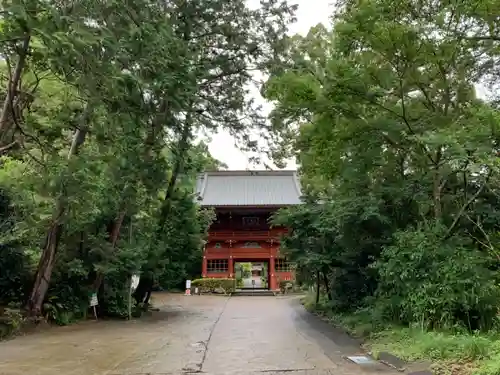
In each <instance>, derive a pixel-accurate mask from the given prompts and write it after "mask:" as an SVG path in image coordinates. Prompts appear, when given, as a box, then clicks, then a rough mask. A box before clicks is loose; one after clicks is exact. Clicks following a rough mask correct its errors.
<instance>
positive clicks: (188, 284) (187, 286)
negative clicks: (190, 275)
mask: <svg viewBox="0 0 500 375" xmlns="http://www.w3.org/2000/svg"><path fill="white" fill-rule="evenodd" d="M186 289H191V280H186Z"/></svg>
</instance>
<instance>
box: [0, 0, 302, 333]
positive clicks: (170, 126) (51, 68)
mask: <svg viewBox="0 0 500 375" xmlns="http://www.w3.org/2000/svg"><path fill="white" fill-rule="evenodd" d="M3 5H4V6H3V11H4V12H3V18H2V27H1V30H0V33H1V34H2V37H1V38H0V39H1V40H0V45H1V47H2V57H3V58H2V61H4V63H2V64H1V65H0V85H1V86H2V93H1V94H0V100H1V101H2V107H1V108H2V109H1V112H0V228H1V236H0V251H1V252H2V257H0V258H1V259H0V306H2V305H7V304H9V303H11V302H16V303H21V304H23V306H24V308H25V310H26V312H27V313H28V314H29V315H42V316H45V317H47V318H48V319H50V320H53V321H55V322H57V323H58V324H68V323H71V322H72V321H74V320H77V319H80V318H84V317H85V316H86V314H87V313H88V312H89V306H88V305H89V302H88V297H89V294H90V293H94V292H97V293H98V296H99V307H98V313H99V314H103V315H108V316H115V317H125V316H127V307H128V301H129V281H130V278H131V276H132V275H137V274H139V275H140V277H141V278H140V280H141V282H140V287H139V288H138V289H137V293H136V298H135V299H134V303H136V306H134V308H133V311H134V312H135V313H137V312H138V311H140V310H141V309H142V308H145V307H147V304H148V301H149V297H150V292H151V290H152V289H153V288H154V287H157V288H158V287H159V288H163V289H170V288H173V287H176V286H179V285H182V283H183V282H184V280H185V279H187V278H189V279H191V278H193V277H197V276H198V274H199V272H200V269H201V253H202V248H203V241H204V239H205V236H206V231H207V230H208V227H209V225H210V223H211V221H212V219H213V212H212V211H210V210H201V209H200V207H199V206H198V205H197V203H196V200H195V197H194V195H193V192H194V189H195V184H196V176H197V174H198V173H200V172H202V171H204V170H206V169H214V168H223V167H224V165H223V164H222V163H220V162H219V161H217V160H215V159H214V158H213V157H212V156H211V155H210V153H209V151H208V147H207V144H206V140H205V139H198V140H195V137H196V136H197V135H205V134H210V133H211V132H217V131H218V130H219V129H221V128H225V129H227V130H228V131H229V132H231V134H233V135H234V136H235V137H236V138H237V139H238V141H239V142H243V146H244V147H249V148H251V147H253V146H252V145H254V143H252V140H251V139H250V138H249V136H248V135H249V134H251V133H252V131H251V130H252V128H259V127H261V126H263V116H262V115H261V113H260V109H259V108H258V106H256V105H254V103H253V99H252V98H250V97H249V96H248V95H247V92H248V88H249V84H252V82H253V78H252V74H251V72H252V71H254V70H255V69H259V70H260V71H262V72H263V73H266V72H268V71H269V69H270V68H271V63H272V62H273V61H275V60H276V59H278V58H279V56H281V54H282V52H283V44H282V41H283V38H284V36H285V32H286V25H287V24H288V23H289V22H290V21H291V20H292V19H293V12H294V7H293V6H288V5H287V4H286V2H279V3H278V2H276V1H263V2H261V4H260V6H259V7H252V8H250V7H249V6H247V4H246V2H245V1H243V0H237V1H227V0H216V1H211V2H205V3H200V2H197V1H184V2H167V3H162V2H150V1H136V2H132V3H131V2H124V1H114V2H106V3H96V2H94V1H88V0H81V1H76V2H74V3H72V4H71V9H69V8H67V7H66V5H65V4H62V5H61V4H59V3H56V2H52V1H38V0H32V1H31V0H30V1H27V2H15V1H14V2H12V1H7V2H6V3H5V4H3ZM18 73H20V74H18Z"/></svg>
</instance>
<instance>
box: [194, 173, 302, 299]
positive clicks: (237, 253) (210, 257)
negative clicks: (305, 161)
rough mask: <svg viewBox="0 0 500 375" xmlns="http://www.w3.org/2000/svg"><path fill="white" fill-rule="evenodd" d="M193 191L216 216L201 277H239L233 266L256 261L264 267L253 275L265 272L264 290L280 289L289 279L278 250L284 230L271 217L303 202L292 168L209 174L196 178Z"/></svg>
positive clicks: (285, 265) (290, 273) (284, 261)
mask: <svg viewBox="0 0 500 375" xmlns="http://www.w3.org/2000/svg"><path fill="white" fill-rule="evenodd" d="M197 194H198V201H199V203H200V204H201V205H202V206H203V207H213V208H214V209H215V212H216V215H217V218H216V220H215V222H214V223H213V224H212V226H211V227H210V230H209V234H208V241H207V243H206V245H205V249H204V253H203V269H202V275H203V277H224V278H227V277H229V278H237V275H236V272H237V268H235V264H241V263H252V264H259V263H260V264H262V265H264V264H265V265H266V266H267V269H266V271H262V270H260V271H257V269H256V270H255V272H254V273H259V274H262V273H263V272H266V273H267V282H266V283H264V285H265V286H264V287H265V288H268V289H271V290H276V289H279V282H280V281H284V280H291V279H292V278H293V273H292V272H291V269H290V265H289V264H288V262H287V261H286V259H283V258H282V257H281V256H280V253H279V242H280V235H281V234H282V233H284V232H286V230H287V229H286V228H272V229H271V228H270V225H269V218H270V216H271V215H272V214H273V213H274V212H275V211H276V210H278V209H279V208H282V207H286V206H292V205H297V204H300V203H301V201H300V195H301V192H300V185H299V182H298V179H297V175H296V173H295V171H218V172H208V173H205V174H203V175H201V176H200V177H199V178H198V181H197ZM259 277H260V276H259ZM254 280H256V278H255V279H254Z"/></svg>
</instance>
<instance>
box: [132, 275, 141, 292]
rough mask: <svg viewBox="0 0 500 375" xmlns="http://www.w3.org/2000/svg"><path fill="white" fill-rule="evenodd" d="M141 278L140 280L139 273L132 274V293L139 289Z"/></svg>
mask: <svg viewBox="0 0 500 375" xmlns="http://www.w3.org/2000/svg"><path fill="white" fill-rule="evenodd" d="M139 280H140V276H139V275H132V278H131V280H130V291H131V292H132V293H134V292H135V290H136V289H137V286H139Z"/></svg>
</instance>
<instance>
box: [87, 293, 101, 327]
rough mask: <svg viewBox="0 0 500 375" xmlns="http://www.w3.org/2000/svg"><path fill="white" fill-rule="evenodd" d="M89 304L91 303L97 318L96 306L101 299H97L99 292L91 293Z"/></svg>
mask: <svg viewBox="0 0 500 375" xmlns="http://www.w3.org/2000/svg"><path fill="white" fill-rule="evenodd" d="M89 304H90V307H92V310H93V311H94V317H95V319H96V320H97V310H96V308H95V307H96V306H97V305H98V304H99V301H98V300H97V293H92V294H91V295H90V301H89Z"/></svg>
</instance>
